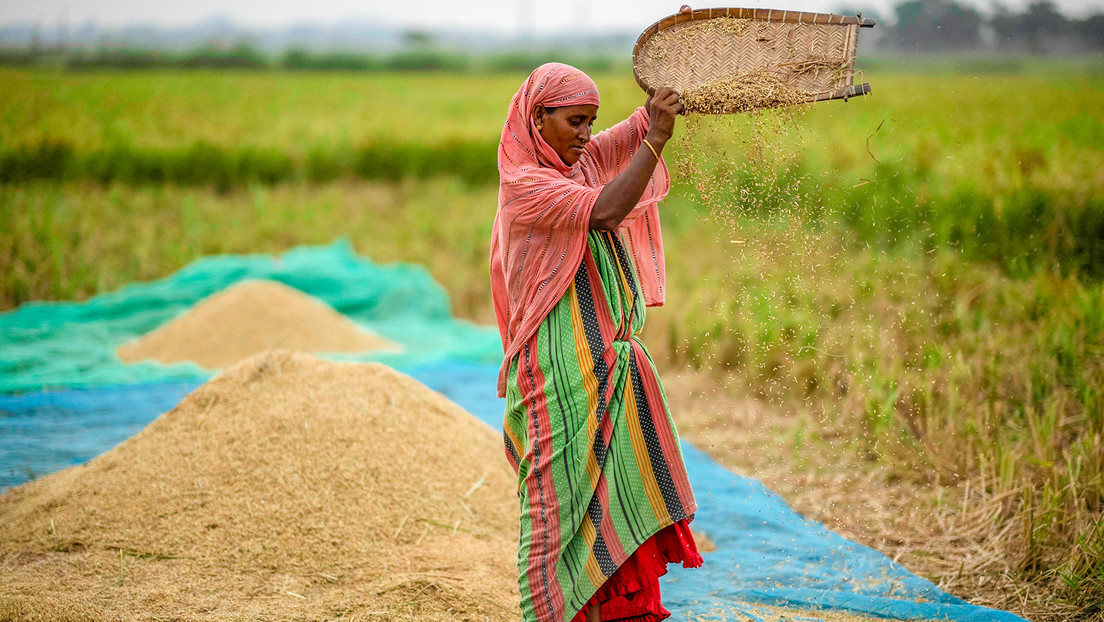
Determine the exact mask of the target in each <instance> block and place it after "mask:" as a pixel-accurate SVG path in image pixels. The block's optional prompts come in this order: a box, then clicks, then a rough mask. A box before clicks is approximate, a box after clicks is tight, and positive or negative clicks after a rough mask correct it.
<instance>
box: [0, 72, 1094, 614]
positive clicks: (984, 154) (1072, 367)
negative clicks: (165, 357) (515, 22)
mask: <svg viewBox="0 0 1104 622" xmlns="http://www.w3.org/2000/svg"><path fill="white" fill-rule="evenodd" d="M860 64H861V63H860ZM871 67H872V68H871V69H870V70H869V71H867V72H866V74H865V75H864V76H863V79H864V80H865V81H868V82H870V83H871V84H872V87H873V93H872V95H871V96H869V97H867V98H863V99H854V100H851V101H849V102H846V103H844V102H839V101H837V102H827V103H823V104H818V105H817V106H816V107H815V108H814V109H812V110H809V111H806V112H804V113H798V114H792V115H791V114H788V113H782V114H775V113H771V114H768V115H764V117H762V118H757V119H755V120H754V121H752V120H748V119H743V120H736V121H732V122H721V123H718V122H712V123H700V124H699V125H698V126H695V131H694V133H693V137H694V141H693V142H690V143H686V144H682V143H680V141H679V140H677V137H678V135H679V134H678V132H682V135H683V136H686V133H685V129H686V128H685V122H683V123H682V127H680V129H679V130H678V131H677V133H676V140H674V141H672V142H671V143H670V145H669V148H668V153H666V154H665V157H666V158H667V160H668V161H669V162H670V164H671V170H672V172H673V173H674V178H675V188H674V189H673V191H672V195H671V197H670V198H669V199H668V200H667V202H666V203H665V204H664V206H663V218H664V227H665V228H664V234H665V236H666V237H665V241H666V244H667V261H668V278H669V281H670V283H669V293H668V304H667V305H666V307H664V308H663V309H659V310H656V311H655V312H654V313H650V315H649V326H648V328H647V329H646V330H647V333H648V334H647V337H646V340H647V342H648V343H649V345H650V348H651V349H652V352H653V355H654V356H655V358H656V359H657V361H660V362H661V365H662V366H664V367H666V368H667V369H668V370H672V369H679V370H685V369H690V370H694V373H700V374H704V375H708V376H709V377H711V378H714V379H715V380H716V381H717V382H719V383H721V384H723V386H724V387H725V390H726V391H727V392H729V393H730V394H732V395H735V396H745V397H747V398H748V399H754V400H757V401H760V402H762V403H765V404H769V405H770V406H771V407H772V408H776V409H778V410H779V411H785V412H802V413H807V414H808V416H809V420H810V421H811V422H812V423H811V424H810V428H809V429H808V430H807V431H805V432H804V433H803V434H802V435H801V436H800V437H798V438H795V439H794V441H793V442H794V443H795V444H796V445H798V446H800V447H802V448H804V450H805V451H808V452H815V451H817V448H818V447H819V446H822V445H823V444H826V443H831V444H834V445H835V446H836V448H837V449H840V448H842V450H843V451H846V452H847V453H849V454H851V455H853V456H854V457H855V458H856V459H857V460H859V461H860V462H862V463H863V464H866V465H868V466H869V468H871V469H883V470H885V471H886V472H887V473H889V475H888V477H890V478H891V479H893V478H895V479H896V480H899V481H902V482H912V483H914V484H917V483H918V484H919V485H920V486H921V487H923V486H927V485H930V486H933V487H935V486H964V487H965V489H966V490H967V491H972V494H969V495H968V496H966V497H964V498H965V499H967V501H963V500H958V501H945V502H946V503H963V504H965V503H974V504H982V505H983V506H985V507H987V508H991V512H988V513H987V514H986V516H987V519H986V520H987V523H986V524H985V525H983V527H982V528H979V529H980V531H979V533H977V534H973V536H971V537H974V536H976V538H977V540H978V541H981V540H984V541H986V542H989V543H996V545H998V546H999V547H1000V550H1001V551H1003V555H1001V556H1000V559H997V560H993V561H992V562H991V563H988V565H981V566H979V567H978V569H977V570H976V571H977V572H980V573H991V574H992V575H993V576H997V575H1001V576H1005V575H1007V576H1011V577H1013V578H1014V580H1015V582H1016V585H1019V586H1021V587H1022V592H1008V593H1003V592H1002V593H999V594H990V595H988V596H986V598H987V599H988V601H987V602H990V603H992V604H995V605H997V606H1003V607H1006V608H1009V609H1010V610H1012V611H1016V612H1018V613H1020V614H1021V615H1030V617H1031V619H1034V620H1098V619H1102V617H1104V80H1100V77H1101V75H1102V74H1104V72H1102V68H1101V66H1099V65H1094V64H1093V63H1086V62H1079V63H1072V62H1071V63H1068V64H1061V63H1059V64H1057V65H1054V64H1050V65H1047V66H1043V65H1041V64H1035V63H1029V62H1028V63H1023V64H1022V65H1012V66H1007V65H999V64H998V65H992V64H990V65H985V64H979V65H976V66H974V65H971V64H969V63H959V64H955V65H946V64H941V65H933V66H931V67H925V66H924V65H923V64H922V63H918V62H917V61H916V60H911V61H909V63H907V64H901V65H898V64H897V63H895V62H893V61H892V60H881V61H879V62H877V63H872V64H871ZM524 77H525V76H524V75H523V74H513V73H504V74H485V75H484V74H458V75H450V74H443V73H416V74H397V73H387V74H373V73H281V72H264V71H258V72H232V71H225V72H199V71H196V72H184V71H160V70H159V71H146V72H111V71H107V72H82V73H64V72H50V71H45V70H13V69H0V85H3V88H0V222H3V223H4V226H3V227H2V228H0V310H6V309H10V308H13V307H15V306H18V305H19V304H22V303H24V302H27V301H30V300H63V299H83V298H87V297H89V296H92V295H94V294H96V293H98V292H103V291H109V290H112V289H115V288H118V287H120V286H122V285H124V284H126V283H129V282H132V281H137V280H147V279H153V278H158V277H161V276H165V275H167V274H169V273H171V272H172V271H174V270H176V269H178V268H180V267H182V266H183V265H185V264H187V263H188V262H190V261H192V260H194V259H196V258H199V257H202V256H204V255H209V254H218V253H253V252H277V251H282V250H284V249H287V248H288V247H290V246H293V245H297V244H321V243H328V242H330V241H332V240H333V239H335V238H339V237H344V238H348V239H349V240H350V241H351V242H352V244H353V245H354V247H355V248H356V250H357V251H358V252H359V253H362V254H365V255H367V256H370V257H371V258H372V259H374V260H377V261H398V260H401V261H411V262H417V263H420V264H423V265H425V266H426V267H427V268H429V270H430V271H431V272H432V273H433V274H434V276H435V277H436V278H437V280H439V281H440V282H441V283H442V284H443V285H444V286H445V287H446V288H447V289H448V291H449V292H450V294H451V296H452V300H453V305H454V308H455V311H456V313H457V314H458V315H460V316H462V317H467V318H471V319H474V320H476V321H480V322H484V323H490V322H492V321H493V314H492V313H491V306H490V293H489V287H488V280H487V255H488V247H489V238H490V229H491V221H492V219H493V216H494V211H495V205H496V197H497V173H496V168H495V148H496V145H497V140H498V135H499V132H500V131H501V127H502V122H503V120H504V117H505V111H506V107H507V105H508V103H509V99H510V97H511V95H512V94H513V92H514V91H515V90H516V89H517V86H518V85H519V84H520V82H521V81H522V80H523V79H524ZM594 77H595V80H596V82H597V83H598V85H599V87H600V89H601V90H602V101H603V104H602V106H601V108H600V113H599V119H598V122H597V124H596V125H597V126H599V127H606V126H608V125H610V124H612V123H615V122H617V121H619V120H621V119H623V118H624V117H625V116H627V115H628V114H629V113H630V112H631V111H632V109H633V108H634V107H635V106H637V105H640V104H642V103H643V100H644V97H643V94H642V93H641V92H640V91H639V89H638V88H637V87H636V85H635V83H634V82H633V80H632V77H631V74H630V73H628V72H627V71H625V72H619V73H616V74H608V75H596V76H594ZM753 125H754V127H753ZM764 134H767V135H768V139H767V142H766V143H764V142H762V141H761V140H759V139H757V138H756V137H757V136H762V135H764ZM676 143H679V144H676ZM764 145H765V146H766V148H767V151H768V152H769V153H767V154H766V155H764V151H763V149H764ZM693 158H697V159H698V160H699V161H700V162H701V163H702V168H699V169H697V170H696V171H690V170H689V169H688V168H687V167H685V166H679V165H678V163H679V162H680V161H681V162H687V161H690V159H693ZM703 176H706V177H709V178H710V179H711V180H712V181H713V182H716V183H712V182H711V183H703ZM722 179H723V183H722V182H720V181H717V180H722ZM706 181H709V180H706ZM963 509H964V510H965V508H963ZM933 546H935V545H933ZM923 555H924V552H923V551H919V552H916V553H914V554H912V557H911V558H910V557H908V556H906V557H905V558H902V562H903V563H906V565H909V561H910V559H912V560H914V561H917V564H918V565H919V566H921V567H926V566H924V565H923V564H922V563H920V562H922V561H923V560H922V559H920V557H922V556H923ZM958 571H959V575H961V574H962V571H961V568H960V569H958ZM940 573H942V574H940ZM954 575H955V569H948V570H945V571H937V570H933V571H931V572H930V573H928V576H929V578H931V579H933V580H934V581H937V582H942V584H944V585H947V586H949V587H948V589H950V590H951V591H952V592H955V593H956V594H957V595H959V596H963V597H965V598H970V597H971V596H972V595H973V594H970V593H959V592H956V591H955V588H956V586H964V585H966V581H965V579H964V578H962V577H961V576H954ZM982 583H984V582H982ZM975 584H977V582H975V583H970V585H975ZM963 589H965V588H963ZM1025 594H1026V595H1027V596H1025Z"/></svg>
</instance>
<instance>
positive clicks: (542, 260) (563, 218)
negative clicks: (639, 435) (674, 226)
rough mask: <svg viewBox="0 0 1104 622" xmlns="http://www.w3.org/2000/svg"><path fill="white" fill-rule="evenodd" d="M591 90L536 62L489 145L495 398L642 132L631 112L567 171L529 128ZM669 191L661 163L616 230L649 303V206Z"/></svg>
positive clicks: (658, 248) (656, 246)
mask: <svg viewBox="0 0 1104 622" xmlns="http://www.w3.org/2000/svg"><path fill="white" fill-rule="evenodd" d="M598 102H599V100H598V87H597V86H595V84H594V81H593V80H591V79H590V77H589V76H587V75H586V74H585V73H583V72H582V71H580V70H578V69H576V68H574V67H571V66H569V65H564V64H562V63H548V64H546V65H541V66H540V67H538V68H537V69H536V70H535V71H533V73H532V74H530V76H529V79H527V80H526V81H525V82H524V83H523V84H522V85H521V88H520V89H518V92H517V94H515V95H514V98H513V100H512V101H511V102H510V109H509V111H508V113H507V116H506V125H505V126H504V127H503V128H502V137H501V139H500V141H499V144H498V173H499V190H498V212H497V213H496V214H495V221H494V230H493V232H492V237H491V296H492V298H493V299H494V310H495V318H496V319H497V320H498V330H499V333H500V334H501V336H502V348H503V351H504V356H505V358H504V360H503V363H502V369H501V371H500V372H499V378H498V394H499V397H502V396H505V394H506V374H507V370H508V369H509V365H510V360H511V359H512V358H513V357H514V355H516V354H517V353H518V351H519V350H520V349H521V346H522V345H523V344H524V343H525V342H526V341H527V340H528V339H529V338H530V337H532V336H533V334H534V333H536V332H537V328H538V327H539V326H540V323H541V322H542V321H543V320H544V318H545V317H546V316H547V315H548V313H549V312H551V311H552V307H554V306H555V305H556V303H557V302H559V300H560V298H561V297H562V296H563V295H564V293H565V292H566V291H567V289H568V287H569V286H570V285H571V282H572V280H573V279H574V278H575V273H576V271H578V269H579V265H580V264H581V263H582V261H583V256H584V253H585V252H587V233H588V232H589V230H590V213H591V210H592V209H593V207H594V201H595V200H596V199H597V198H598V195H599V193H601V192H602V186H603V185H605V184H607V183H609V182H610V181H612V180H613V178H614V177H616V176H617V175H618V174H619V173H621V171H623V170H624V169H625V167H626V166H628V164H629V160H630V159H631V158H632V156H633V155H635V154H636V152H637V150H638V149H640V148H644V149H647V146H643V147H642V145H641V139H642V138H644V134H645V133H646V132H647V129H648V113H647V112H646V110H645V109H644V108H638V109H637V110H636V112H634V113H633V114H632V115H631V116H629V118H628V119H626V120H624V121H622V122H621V123H619V124H617V125H615V126H614V127H612V128H610V129H608V130H606V131H604V132H601V133H600V134H598V135H597V136H594V137H593V138H592V139H591V141H590V143H588V144H587V146H586V149H585V150H584V151H583V154H582V156H581V157H580V158H579V162H578V163H576V164H575V165H574V166H567V165H566V164H564V163H563V161H562V160H561V159H560V157H559V155H558V154H557V153H556V152H555V150H553V149H552V147H550V146H548V143H546V142H545V141H544V139H543V138H542V137H541V135H540V133H539V132H538V131H537V129H536V126H535V125H534V124H533V110H534V109H535V108H536V106H537V105H538V104H543V105H545V106H548V107H549V108H557V107H560V106H581V105H587V104H592V105H595V106H597V105H598ZM670 188H671V177H670V175H669V174H668V172H667V166H666V165H665V164H664V163H663V161H662V160H661V161H660V162H659V163H658V165H657V166H656V168H655V171H654V172H653V173H652V179H651V182H650V183H649V184H648V187H647V188H646V189H645V190H644V194H643V196H641V197H640V202H639V203H638V204H637V205H636V207H635V208H633V210H632V212H630V213H629V215H628V217H626V218H625V220H624V222H622V224H621V228H620V231H621V232H623V233H626V234H627V235H623V236H622V239H623V240H625V241H626V243H627V245H628V248H629V251H630V252H631V253H632V255H633V257H634V259H635V261H636V268H637V273H638V275H639V277H640V279H639V280H640V284H641V289H642V291H643V294H644V300H645V302H646V303H647V304H648V305H649V306H658V305H662V304H663V298H664V281H665V270H664V264H663V240H662V239H661V237H660V230H659V210H658V208H657V204H658V203H659V201H660V200H661V199H663V197H665V196H667V192H668V191H669V190H670Z"/></svg>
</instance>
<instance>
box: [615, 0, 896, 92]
mask: <svg viewBox="0 0 1104 622" xmlns="http://www.w3.org/2000/svg"><path fill="white" fill-rule="evenodd" d="M687 8H688V7H683V11H682V12H679V13H676V14H675V15H671V16H669V17H665V18H663V19H661V20H659V21H658V22H656V23H654V24H652V25H651V26H649V27H648V28H647V29H645V30H644V32H642V33H641V34H640V37H639V38H637V40H636V46H635V47H633V75H634V76H635V77H636V81H637V83H638V84H640V87H641V88H643V89H644V90H645V91H647V92H649V93H650V92H652V91H653V90H655V89H656V88H658V87H660V86H667V87H670V88H673V89H675V90H676V91H678V92H680V93H685V92H686V91H688V90H690V89H692V88H695V87H699V86H701V85H703V84H708V83H711V82H714V81H716V80H720V79H724V78H728V77H735V76H744V75H752V74H760V75H761V74H767V75H770V76H773V77H775V78H777V79H778V80H779V81H780V82H781V83H782V84H784V85H786V86H788V87H792V88H795V89H799V90H800V91H803V92H804V93H806V94H807V95H808V100H807V101H821V100H826V99H838V98H843V99H846V98H848V97H852V96H855V95H863V94H866V93H868V92H870V85H869V84H859V85H855V84H854V76H855V49H856V46H857V44H858V40H859V28H870V27H873V26H874V24H875V23H876V22H875V21H874V20H872V19H862V18H861V17H850V16H844V15H833V14H831V13H806V12H801V11H783V10H779V9H741V8H721V9H698V10H694V11H690V10H687Z"/></svg>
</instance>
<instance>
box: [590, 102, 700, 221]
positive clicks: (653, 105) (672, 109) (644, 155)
mask: <svg viewBox="0 0 1104 622" xmlns="http://www.w3.org/2000/svg"><path fill="white" fill-rule="evenodd" d="M645 107H646V108H647V110H648V117H649V118H650V121H649V123H648V134H647V135H646V136H645V137H644V140H646V141H648V144H644V145H641V147H640V149H638V150H637V152H636V155H635V156H633V158H632V160H631V161H630V162H629V165H628V166H627V167H626V168H625V170H624V171H622V172H621V174H620V175H618V176H617V177H614V178H613V181H611V182H609V183H608V184H606V185H605V186H604V187H603V188H602V192H601V193H599V194H598V198H597V199H596V200H595V201H594V208H593V210H592V211H591V213H590V228H591V229H601V230H609V231H612V230H615V229H617V227H618V226H620V225H621V221H622V220H624V219H625V216H627V215H628V214H629V212H631V211H632V209H633V208H634V207H636V204H637V203H638V202H639V201H640V197H641V195H643V194H644V189H645V188H646V187H647V186H648V180H649V179H650V178H651V176H652V171H654V170H655V167H656V165H657V164H658V163H659V162H658V158H659V154H661V153H663V147H664V146H666V145H667V141H668V140H670V138H671V134H672V133H673V132H674V129H675V115H677V114H678V113H679V112H681V111H682V104H680V103H679V96H678V93H676V92H675V91H674V90H673V89H669V88H667V87H661V88H659V89H657V90H656V92H655V93H654V94H653V95H651V96H650V97H649V98H648V101H647V103H646V104H645ZM648 145H651V148H650V149H649V148H648ZM653 149H654V150H655V151H654V153H653Z"/></svg>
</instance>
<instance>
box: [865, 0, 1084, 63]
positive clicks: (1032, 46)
mask: <svg viewBox="0 0 1104 622" xmlns="http://www.w3.org/2000/svg"><path fill="white" fill-rule="evenodd" d="M881 43H882V44H883V46H884V47H891V48H896V49H901V50H922V51H941V50H954V51H964V50H977V49H990V50H995V51H1018V52H1030V53H1034V54H1047V53H1071V54H1073V53H1080V52H1088V51H1095V52H1100V51H1104V14H1100V13H1098V14H1095V15H1091V16H1089V17H1087V18H1084V19H1070V18H1068V17H1066V16H1065V15H1063V14H1062V13H1061V12H1060V11H1059V10H1058V7H1057V5H1056V4H1055V3H1054V2H1053V1H1052V0H1036V1H1035V2H1033V3H1032V4H1030V5H1028V6H1027V8H1026V9H1024V10H1023V12H1021V13H1015V12H1013V11H1011V10H1009V9H1008V7H1006V6H1004V5H1001V4H997V5H996V6H995V9H994V11H993V13H992V14H991V15H989V16H985V15H983V14H982V13H981V12H979V11H978V10H977V9H974V8H973V7H971V6H969V5H966V4H962V3H959V2H956V1H955V0H906V1H905V2H901V3H900V4H897V5H896V7H895V8H894V22H893V23H892V24H890V25H889V26H888V28H886V30H885V31H884V32H883V33H882V37H881Z"/></svg>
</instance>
